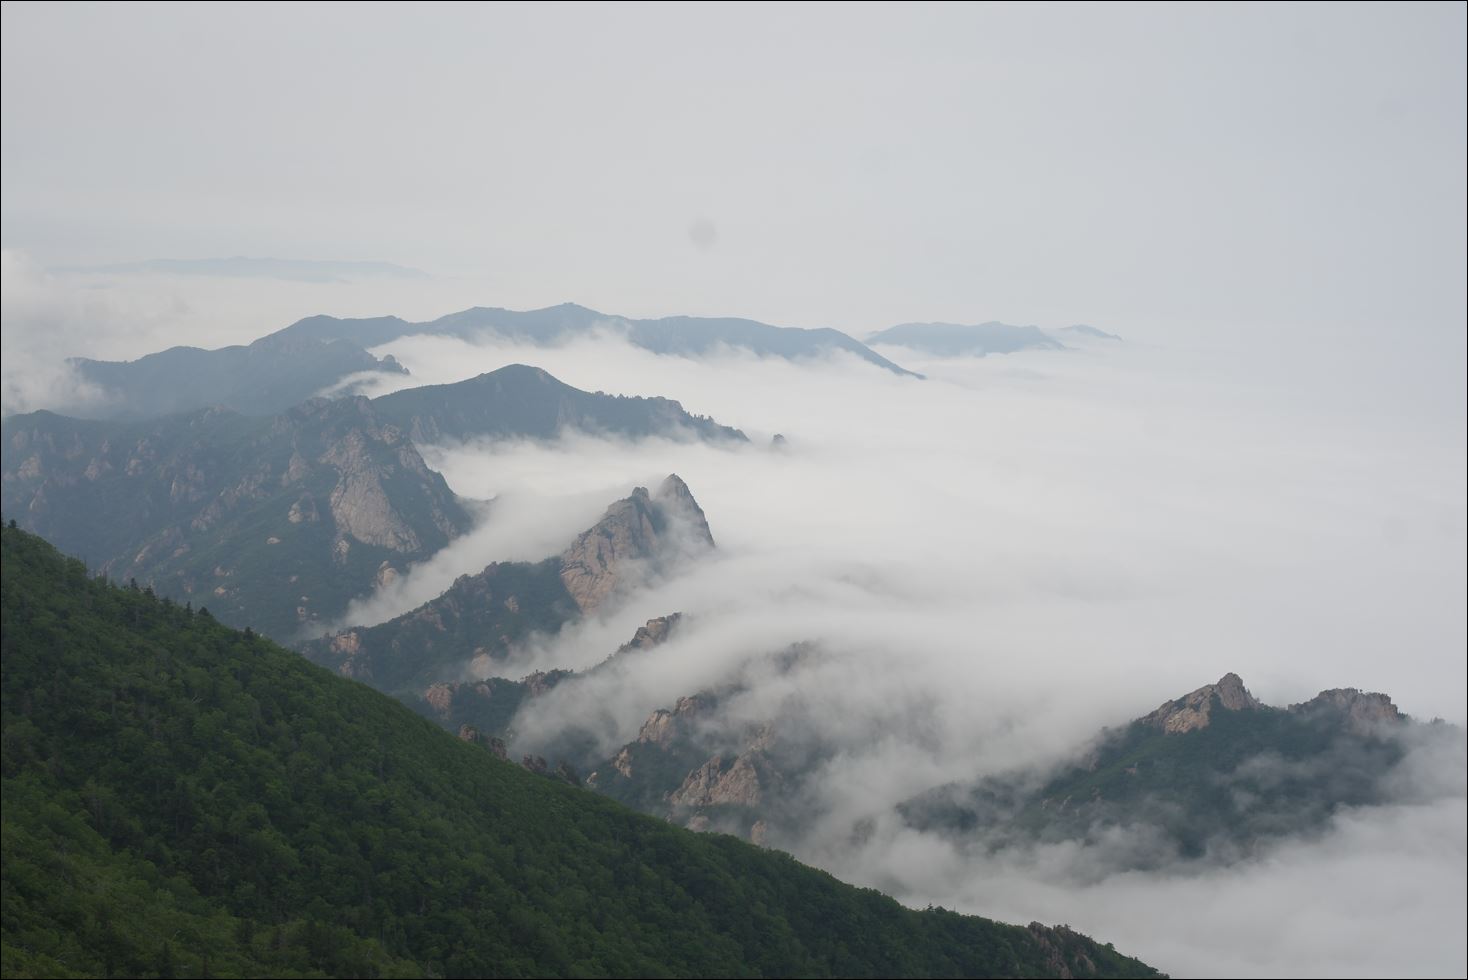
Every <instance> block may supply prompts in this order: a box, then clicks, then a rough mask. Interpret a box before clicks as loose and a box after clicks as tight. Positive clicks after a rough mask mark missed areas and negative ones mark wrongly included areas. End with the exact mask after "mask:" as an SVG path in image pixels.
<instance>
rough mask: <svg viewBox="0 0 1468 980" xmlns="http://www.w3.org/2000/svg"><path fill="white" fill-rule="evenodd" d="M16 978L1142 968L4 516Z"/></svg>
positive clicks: (1, 642) (10, 960)
mask: <svg viewBox="0 0 1468 980" xmlns="http://www.w3.org/2000/svg"><path fill="white" fill-rule="evenodd" d="M0 533H3V553H0V561H3V590H0V591H3V602H0V606H3V619H0V664H3V695H0V708H3V729H4V730H3V793H4V809H3V861H4V872H3V882H0V898H3V936H0V941H3V963H0V966H3V973H4V975H5V976H148V977H169V976H219V977H226V976H249V975H275V976H354V977H373V976H511V977H513V976H634V975H635V976H650V977H661V976H1053V975H1061V974H1063V973H1067V972H1068V973H1070V974H1073V975H1075V976H1155V975H1157V974H1156V973H1155V972H1154V971H1152V970H1150V969H1149V968H1148V967H1146V966H1145V965H1144V964H1142V963H1140V962H1139V961H1137V960H1135V959H1130V958H1128V957H1125V956H1122V955H1121V954H1119V953H1117V952H1115V951H1113V950H1112V949H1111V948H1110V947H1109V946H1105V945H1100V944H1097V943H1095V942H1093V941H1091V940H1089V939H1087V938H1086V937H1084V936H1081V935H1079V934H1077V933H1075V932H1073V931H1071V930H1069V929H1065V928H1063V927H1061V928H1054V929H1051V928H1045V927H1040V926H1038V925H1033V926H1030V927H1028V928H1025V927H1020V926H1009V925H1001V924H998V923H995V922H991V921H989V920H986V919H982V918H977V917H972V916H962V915H958V914H956V913H953V912H948V911H944V910H941V909H930V910H927V911H921V912H920V911H914V910H910V909H906V908H904V907H902V906H901V905H899V904H898V903H896V902H895V901H893V900H891V899H890V898H887V897H885V896H883V895H881V894H880V893H878V892H876V891H872V890H870V889H859V888H855V887H851V886H848V885H844V884H842V883H841V882H838V881H836V880H835V879H834V878H832V877H831V876H829V875H827V874H825V873H823V872H821V871H817V870H815V869H812V868H808V867H805V866H803V865H801V864H799V863H798V862H796V861H795V860H794V859H793V858H791V857H790V856H788V855H785V854H782V853H779V852H774V851H768V850H762V849H759V848H756V847H753V846H751V845H749V844H745V843H743V842H741V841H738V840H736V839H734V838H731V837H726V836H722V835H699V834H694V833H692V832H689V831H686V830H682V829H679V828H676V827H673V826H671V825H669V824H667V823H665V822H662V821H659V820H656V819H654V818H651V817H647V816H643V815H640V814H637V813H635V812H633V811H631V810H629V809H627V808H625V807H623V806H621V805H619V804H617V803H616V802H614V801H611V800H608V799H605V798H602V797H599V796H597V795H595V794H593V793H590V792H587V791H584V790H580V789H577V788H575V787H572V786H569V785H566V784H564V783H561V782H558V781H555V780H552V779H547V778H543V777H540V776H537V775H534V774H532V773H530V772H527V771H525V770H523V769H521V768H520V767H518V766H515V765H512V764H509V763H506V762H502V761H500V760H498V759H496V758H495V757H494V756H493V755H492V754H491V753H489V752H487V751H485V750H484V749H483V748H482V747H479V746H476V745H472V744H469V743H467V742H461V741H459V740H458V739H455V738H454V737H453V736H451V735H448V734H446V733H445V732H443V731H442V730H440V729H438V728H437V727H435V726H434V725H433V724H432V723H431V722H429V721H428V720H426V719H424V718H420V717H418V716H417V715H415V714H414V713H413V712H412V711H410V710H409V709H408V708H406V707H404V706H403V705H401V704H399V703H397V702H395V701H394V700H392V699H391V698H389V697H387V696H385V695H382V694H379V693H377V692H375V691H373V690H371V689H369V688H367V687H365V686H363V685H361V684H358V683H356V682H353V681H350V680H345V679H342V678H340V677H336V676H333V675H331V674H330V673H328V672H327V671H325V670H323V669H321V668H319V667H316V666H314V665H312V664H310V663H309V662H307V661H306V660H305V659H303V658H302V657H300V656H298V655H297V654H294V653H291V652H289V651H287V650H285V649H282V648H281V647H278V646H276V645H275V644H273V643H271V642H270V641H268V640H266V639H265V638H263V637H260V636H258V635H254V634H252V633H251V632H250V631H248V630H246V631H244V632H239V631H235V630H232V629H228V628H226V627H224V626H222V625H220V624H219V623H218V622H216V621H215V620H214V619H213V617H212V616H210V615H209V613H208V612H207V611H206V610H205V609H202V608H199V609H194V608H191V607H190V606H188V605H179V604H177V603H174V602H172V601H169V600H167V599H160V598H158V597H155V596H154V595H152V594H151V593H150V592H148V591H147V590H146V589H143V590H139V589H137V588H136V587H129V586H117V585H113V584H108V583H106V582H103V581H100V580H98V579H94V578H92V577H90V576H89V574H88V572H87V570H86V568H85V567H84V566H83V565H82V563H81V562H79V561H76V560H74V559H67V558H64V557H63V556H61V555H60V554H59V553H58V552H56V550H55V549H53V548H52V547H51V546H50V545H48V544H47V543H46V542H44V541H43V540H41V539H40V538H37V537H35V536H33V535H30V534H27V533H26V532H24V531H20V530H17V529H15V528H14V527H6V528H4V529H3V532H0Z"/></svg>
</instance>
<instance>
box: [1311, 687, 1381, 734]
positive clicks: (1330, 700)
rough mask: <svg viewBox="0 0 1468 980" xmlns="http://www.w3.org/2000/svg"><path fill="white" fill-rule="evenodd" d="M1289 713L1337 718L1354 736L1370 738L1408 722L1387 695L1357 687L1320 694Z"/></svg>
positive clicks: (1338, 688)
mask: <svg viewBox="0 0 1468 980" xmlns="http://www.w3.org/2000/svg"><path fill="white" fill-rule="evenodd" d="M1289 710H1290V711H1292V712H1295V713H1296V714H1324V713H1326V712H1331V713H1334V714H1338V715H1340V716H1341V718H1342V721H1343V723H1344V725H1345V727H1346V729H1347V730H1348V731H1350V732H1351V733H1352V734H1355V735H1371V734H1373V733H1375V732H1378V731H1379V730H1380V729H1382V728H1383V727H1385V726H1388V725H1395V724H1399V723H1401V722H1403V721H1405V720H1406V718H1405V716H1404V715H1403V714H1402V713H1401V712H1400V711H1398V710H1397V706H1396V705H1395V704H1392V699H1391V698H1389V697H1388V696H1386V695H1385V694H1379V693H1374V692H1366V691H1361V690H1357V689H1356V688H1354V687H1337V688H1333V689H1331V690H1329V691H1321V692H1320V693H1319V694H1317V695H1315V697H1313V698H1311V699H1310V700H1309V701H1306V702H1304V703H1302V704H1292V705H1290V707H1289Z"/></svg>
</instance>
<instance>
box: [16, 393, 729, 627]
mask: <svg viewBox="0 0 1468 980" xmlns="http://www.w3.org/2000/svg"><path fill="white" fill-rule="evenodd" d="M567 426H570V427H575V428H577V429H581V430H583V431H588V432H594V433H601V434H611V435H620V436H624V437H629V438H633V437H641V436H649V435H661V436H668V437H675V438H701V439H707V440H710V441H714V442H730V443H737V442H742V441H745V438H744V434H743V433H742V432H740V431H739V430H738V429H731V428H728V427H726V426H721V425H719V424H717V423H716V422H714V421H713V420H712V419H706V418H700V417H697V416H693V415H689V414H688V413H687V412H684V411H683V409H682V407H681V406H679V404H678V403H677V402H675V401H669V400H667V399H664V398H626V397H620V396H612V395H605V394H601V393H596V394H592V393H589V392H584V391H580V390H578V389H576V388H572V387H570V386H569V385H565V384H562V383H561V382H559V381H557V380H556V379H555V378H553V377H551V376H550V375H549V374H546V373H545V372H544V371H541V370H539V369H538V368H532V367H525V366H523V365H511V366H509V367H505V368H501V369H500V370H498V371H494V372H491V373H489V374H485V375H481V376H479V377H477V378H472V379H470V380H468V381H462V382H459V383H458V384H453V385H436V386H433V387H429V388H416V389H410V390H408V391H401V392H397V393H395V394H392V395H386V396H384V397H382V398H378V399H374V400H372V401H368V400H367V399H364V398H360V397H358V398H344V399H336V400H333V401H327V400H321V399H317V400H314V401H311V402H308V403H305V404H303V405H301V406H299V407H296V408H293V409H290V410H289V411H287V412H284V413H282V414H280V415H277V416H275V417H273V418H265V419H261V418H251V417H245V416H242V415H239V414H236V413H233V412H229V411H222V410H212V409H206V410H201V411H196V412H192V413H188V414H184V415H178V416H166V417H163V418H159V419H153V420H150V421H145V422H124V421H111V422H108V421H98V420H79V419H72V418H67V417H65V416H60V415H55V414H53V413H50V412H36V413H32V414H29V415H18V416H12V417H10V418H8V419H5V420H4V422H3V424H0V438H3V446H4V460H3V466H0V500H3V506H4V508H5V511H6V512H7V513H11V514H14V515H15V516H16V517H17V519H18V520H19V521H20V523H21V525H22V526H23V527H25V528H27V529H29V530H32V531H35V532H37V533H40V534H43V535H48V536H50V537H51V538H54V539H55V540H56V542H57V543H58V544H59V545H60V546H62V547H64V548H67V549H69V550H71V551H72V552H74V553H76V554H80V555H84V556H86V558H87V560H88V561H89V562H92V563H93V564H95V565H96V566H97V567H99V568H100V569H101V570H103V571H105V572H107V573H108V574H110V575H113V576H115V577H120V578H124V579H126V578H137V579H138V580H139V581H141V582H143V583H145V584H151V585H152V586H153V587H154V588H156V589H160V590H162V591H163V592H165V593H166V594H169V595H172V596H174V597H175V598H178V599H190V600H192V601H194V602H196V603H197V602H206V603H207V604H208V605H209V606H210V607H211V608H212V610H213V612H214V613H215V615H217V616H219V617H220V618H221V620H223V621H225V622H228V623H233V624H236V625H239V626H246V625H249V626H252V627H254V628H255V629H259V630H263V631H264V632H266V633H267V634H269V635H271V636H274V637H277V638H280V639H289V638H290V637H292V636H294V635H295V634H296V633H298V632H307V633H310V632H315V633H317V634H318V635H319V632H320V624H322V623H324V622H330V621H333V620H335V619H337V618H338V617H339V616H340V615H341V614H342V613H344V612H345V611H346V607H347V603H349V602H350V601H351V600H352V599H353V598H356V597H358V596H360V595H363V594H365V593H367V592H370V591H371V590H372V588H373V587H374V586H375V585H376V584H377V583H378V582H379V581H380V580H382V579H385V578H390V577H392V576H395V575H397V574H400V573H401V572H403V571H405V570H406V569H407V567H408V566H409V565H410V564H412V563H414V562H417V561H421V560H422V559H424V558H426V557H428V556H429V555H431V554H432V553H433V552H435V551H437V550H438V549H439V548H441V547H442V546H443V545H444V544H446V543H447V542H448V541H449V539H450V538H452V537H454V536H456V535H458V534H460V533H462V532H464V531H465V530H467V529H468V528H469V526H470V524H471V523H472V522H471V519H470V515H469V514H468V513H467V512H466V511H465V510H464V507H463V505H462V504H461V503H460V502H459V501H457V499H456V498H455V497H454V496H453V494H452V493H451V492H450V491H449V488H448V486H447V484H445V483H444V481H443V478H442V477H440V476H439V475H438V474H437V473H435V472H433V471H432V470H429V469H428V468H427V466H425V465H424V463H423V459H422V457H421V456H420V455H419V453H418V450H417V448H416V447H415V445H414V440H418V441H425V440H428V441H436V440H439V439H450V438H451V439H465V438H473V437H478V436H483V437H490V438H493V437H509V438H542V437H544V438H549V437H551V436H554V435H556V434H558V433H559V432H561V431H562V430H563V429H564V428H565V427H567Z"/></svg>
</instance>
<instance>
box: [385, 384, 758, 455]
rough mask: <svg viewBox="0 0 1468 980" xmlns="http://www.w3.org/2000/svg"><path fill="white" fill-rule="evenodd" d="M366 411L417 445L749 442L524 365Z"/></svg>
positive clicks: (397, 396) (656, 404)
mask: <svg viewBox="0 0 1468 980" xmlns="http://www.w3.org/2000/svg"><path fill="white" fill-rule="evenodd" d="M373 407H374V408H375V409H376V411H377V413H378V414H379V415H380V416H381V417H382V418H383V419H386V420H388V421H390V422H393V423H394V424H395V425H397V426H398V427H400V428H401V429H403V431H405V432H406V433H408V435H409V437H410V438H412V439H413V441H414V442H417V443H420V444H426V443H435V442H442V441H444V440H446V439H469V438H476V437H488V438H531V439H553V438H555V437H556V436H557V435H559V434H560V433H561V432H562V431H563V430H565V429H578V430H580V431H582V432H588V433H592V434H595V435H614V436H622V437H625V438H633V439H636V438H642V437H644V436H654V435H660V436H673V437H677V436H684V437H689V438H697V439H704V440H707V441H709V442H748V439H746V438H745V435H744V433H742V432H740V431H739V430H738V429H731V428H729V427H728V426H724V425H719V424H718V423H717V422H715V421H714V420H713V419H710V418H705V417H703V416H696V415H690V414H688V413H687V412H685V411H684V410H683V406H682V405H680V404H679V403H678V402H676V401H672V400H670V399H667V398H640V397H638V398H629V397H627V396H623V395H606V394H602V393H601V392H597V393H595V394H592V393H590V392H586V391H581V390H580V389H578V388H572V387H571V386H570V385H568V384H563V383H562V382H560V381H557V380H556V379H555V378H553V377H551V376H550V375H549V374H547V373H546V372H545V371H542V370H541V369H540V368H535V367H527V366H526V365H523V364H511V365H509V366H507V367H502V368H500V369H499V370H497V371H491V372H490V373H488V374H481V375H479V376H478V377H477V378H470V379H469V380H467V381H460V382H457V383H455V384H448V385H425V386H422V387H418V388H407V389H404V390H403V391H398V392H394V393H393V394H390V395H383V396H382V397H380V398H376V399H374V400H373Z"/></svg>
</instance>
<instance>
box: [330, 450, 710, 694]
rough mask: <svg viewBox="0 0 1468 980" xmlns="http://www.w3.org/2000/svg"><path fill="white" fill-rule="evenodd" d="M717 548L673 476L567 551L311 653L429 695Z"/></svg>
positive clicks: (479, 581) (489, 571) (507, 569)
mask: <svg viewBox="0 0 1468 980" xmlns="http://www.w3.org/2000/svg"><path fill="white" fill-rule="evenodd" d="M713 544H714V540H713V535H712V534H711V533H710V532H709V527H708V521H707V520H706V519H705V517H704V514H703V510H702V508H700V507H699V506H698V502H697V501H696V500H694V499H693V494H692V493H691V492H690V491H689V489H688V486H687V485H686V484H685V483H684V482H683V481H682V480H681V479H679V478H678V476H677V475H676V474H673V475H669V476H668V477H667V479H665V480H664V481H663V482H662V484H661V485H660V486H659V487H658V489H657V491H656V492H655V493H649V492H648V490H647V488H646V487H637V488H636V489H634V490H633V491H632V493H631V495H630V496H628V497H625V498H623V499H622V500H618V501H616V502H615V503H613V504H612V505H611V506H609V507H608V508H607V509H606V512H605V513H604V514H603V515H602V517H601V519H600V520H599V521H598V522H597V523H596V524H595V525H594V526H593V527H591V528H589V529H587V530H586V531H584V532H582V533H581V534H580V535H578V536H577V538H576V540H574V541H573V542H571V544H570V545H569V546H567V548H566V549H565V551H563V552H562V553H561V554H560V555H557V556H555V557H553V558H547V559H545V560H544V561H540V562H534V563H532V562H495V563H494V564H491V565H489V566H488V567H486V568H485V569H484V570H483V571H481V572H478V573H476V574H473V575H461V576H459V578H458V579H456V580H455V581H454V584H453V585H451V586H450V587H449V588H448V590H447V591H445V592H444V593H443V594H442V595H440V596H438V597H437V598H435V599H431V600H429V601H428V602H426V603H424V604H423V605H421V606H419V607H418V608H416V609H414V610H412V611H410V612H407V613H404V614H403V615H401V616H398V617H397V618H395V619H391V620H388V621H387V622H385V623H380V624H378V625H376V626H369V627H361V628H356V629H350V630H346V631H344V632H341V633H338V634H336V635H335V636H331V637H325V638H322V639H320V640H317V641H315V642H312V643H309V644H307V645H306V646H305V647H304V648H303V651H302V652H304V653H305V654H306V656H307V657H309V658H310V659H311V660H313V661H314V662H316V663H318V664H321V665H322V666H325V667H329V668H331V669H333V670H336V671H337V672H339V673H341V674H343V675H345V676H348V677H355V678H358V679H360V680H363V681H366V682H367V683H369V684H371V685H372V686H374V687H376V688H377V689H378V690H381V691H386V692H388V693H391V694H396V695H400V696H404V697H406V698H408V699H410V700H417V699H419V698H425V699H426V698H427V692H428V690H429V688H430V686H432V685H435V684H444V683H448V684H452V683H453V682H455V681H460V680H461V679H462V678H463V677H464V676H465V674H466V673H467V674H468V675H469V676H471V677H479V678H483V677H487V676H488V675H489V674H490V673H491V671H493V670H495V669H496V668H497V665H498V664H501V663H503V662H504V661H505V660H507V659H508V658H509V657H510V656H511V654H512V653H513V652H514V649H515V647H516V645H517V644H519V643H521V642H522V641H524V640H525V639H527V638H528V637H530V636H531V635H532V634H534V633H553V632H555V631H556V630H558V629H559V628H560V627H561V626H563V625H564V624H566V623H568V622H570V621H572V620H573V619H575V618H576V617H578V616H580V615H581V614H583V613H587V612H590V611H592V610H594V609H596V608H597V607H598V606H600V605H602V604H603V603H606V602H608V601H609V600H611V599H612V598H614V597H615V596H617V595H619V594H622V593H624V592H625V591H626V590H628V589H631V588H633V587H635V586H636V585H637V584H639V583H641V582H642V581H643V580H644V579H645V578H646V577H647V576H648V575H649V574H656V573H659V572H661V571H665V570H667V569H669V568H671V567H674V566H675V565H676V563H677V562H679V561H680V560H682V559H684V558H687V557H690V556H692V555H695V554H697V553H698V552H700V551H703V550H706V549H708V548H712V547H713ZM502 683H513V682H502ZM469 686H470V687H471V688H472V683H471V684H470V685H469ZM440 690H443V689H442V688H441V689H440ZM447 690H449V691H450V692H452V691H454V690H455V689H454V688H452V687H450V688H448V689H447ZM439 696H440V697H441V696H442V695H439ZM466 720H467V719H466ZM446 723H447V722H446Z"/></svg>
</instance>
